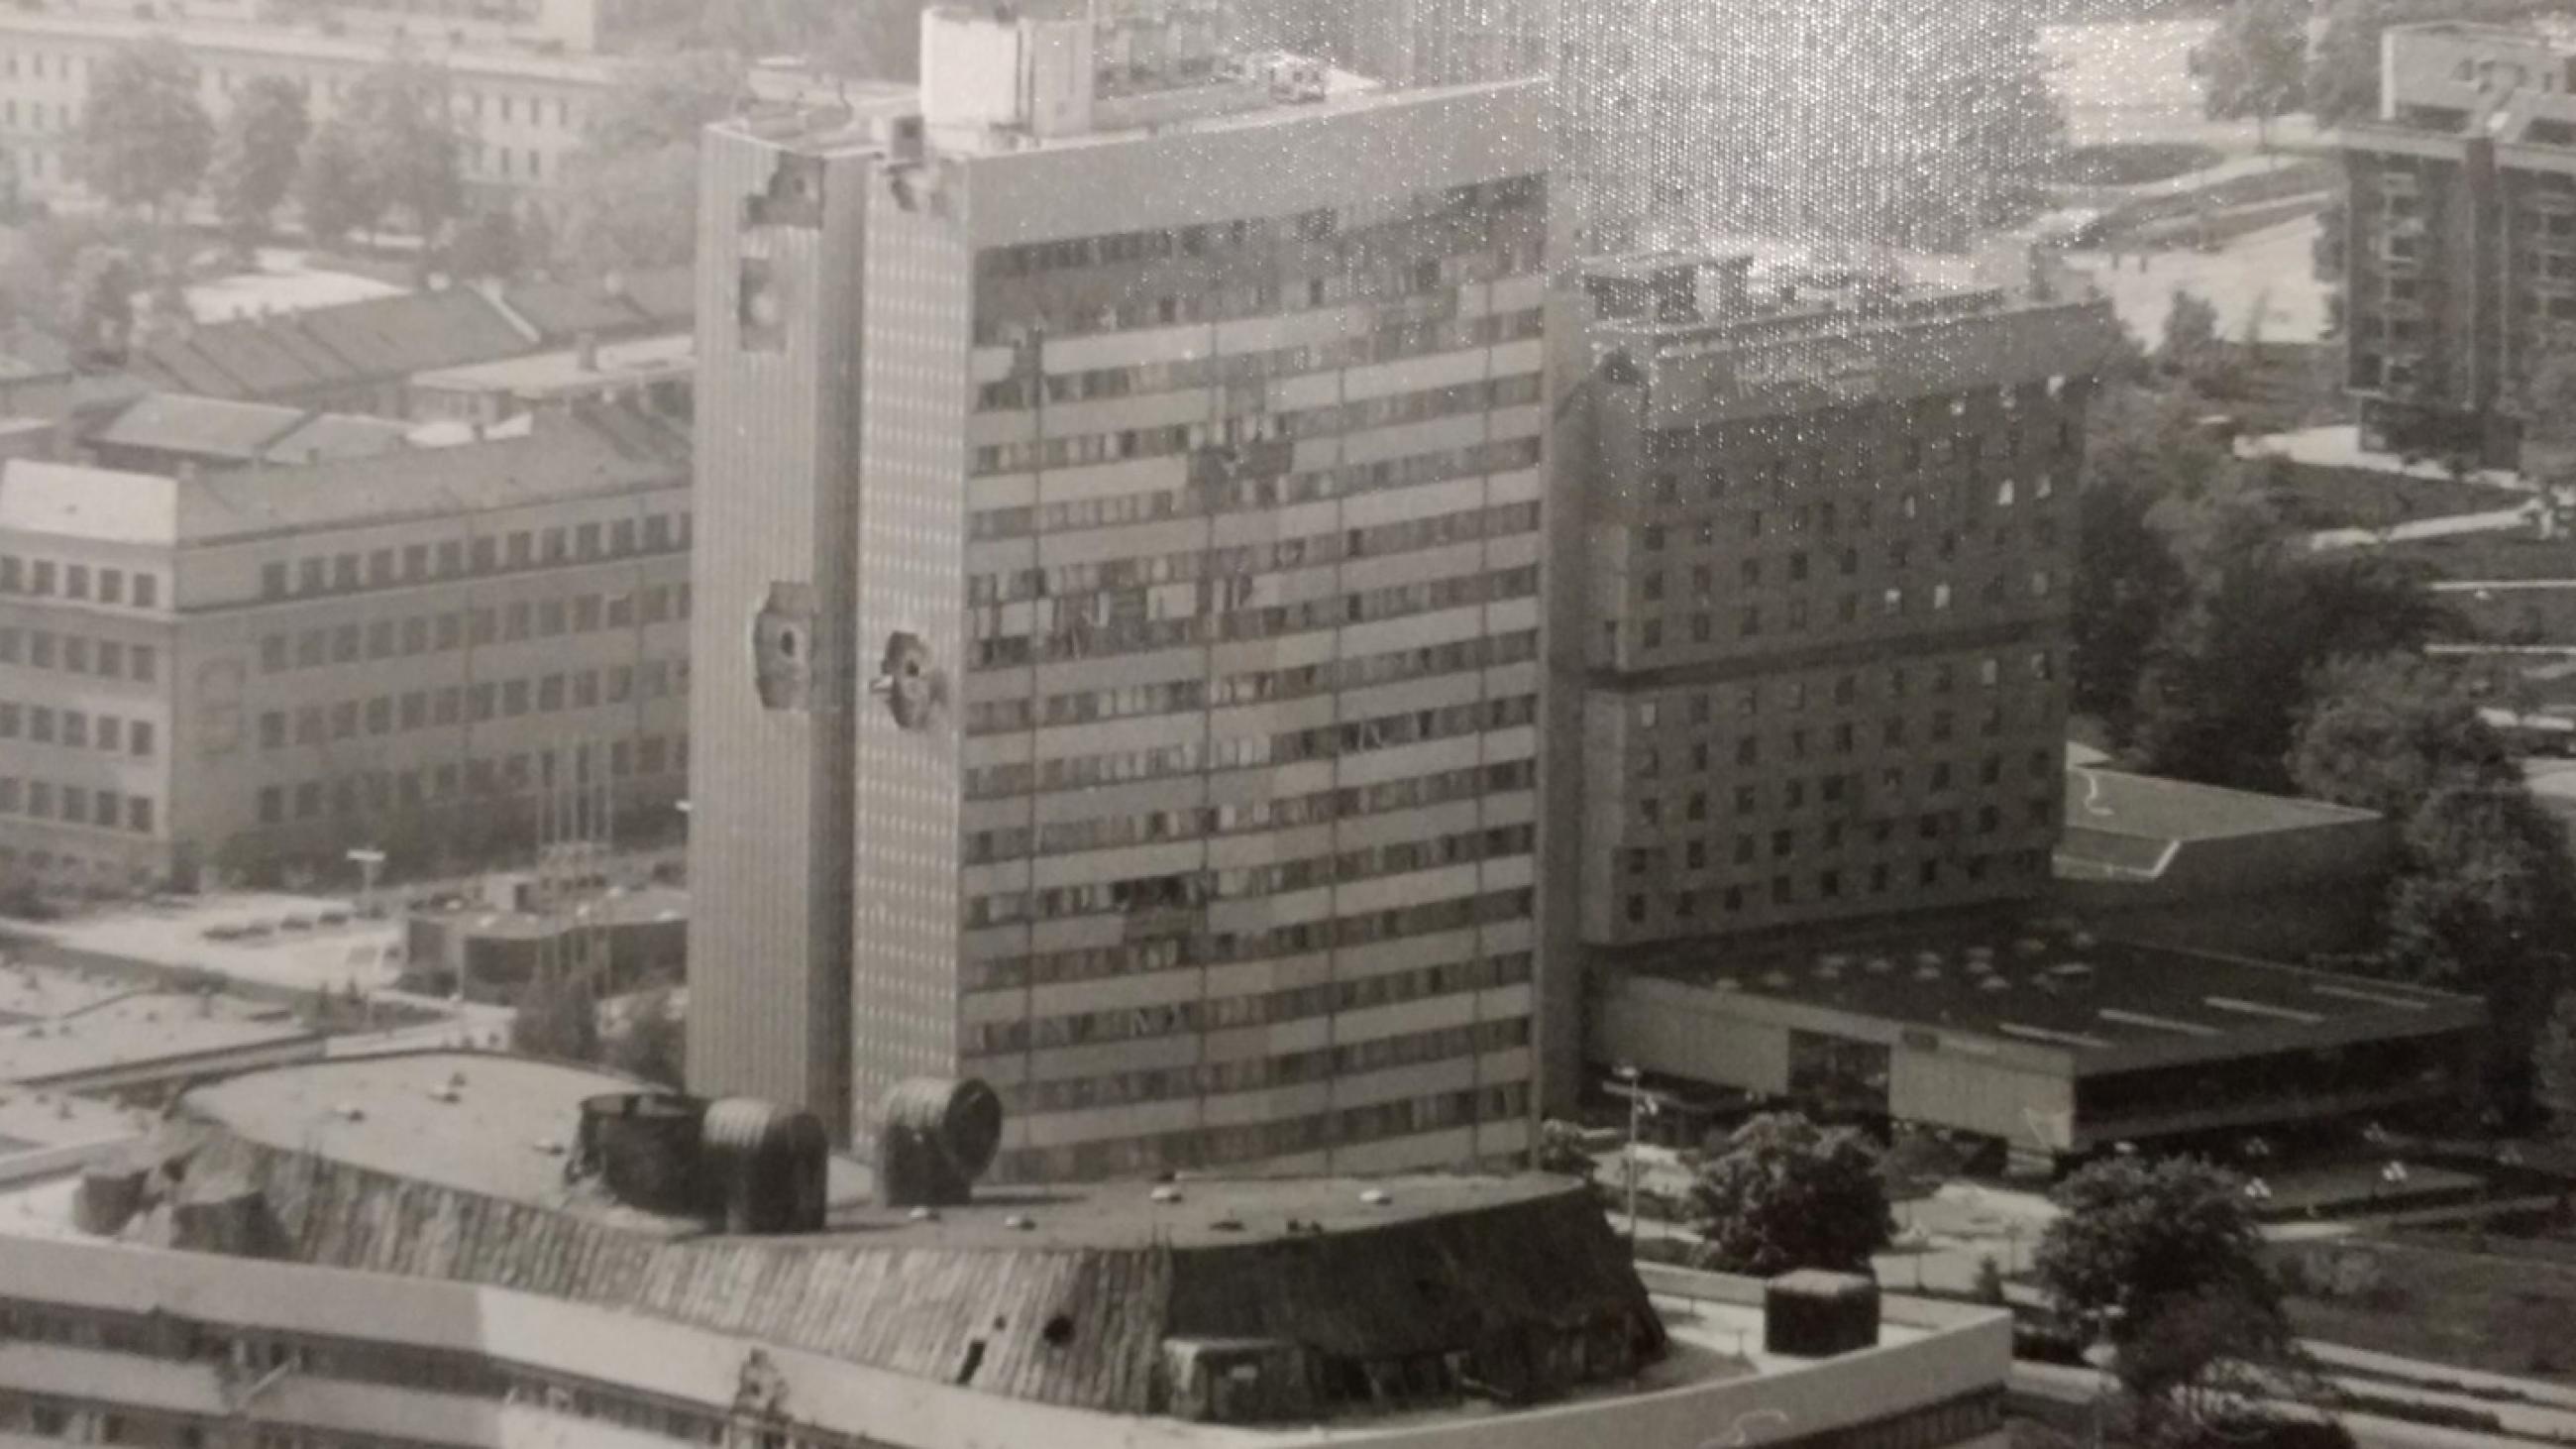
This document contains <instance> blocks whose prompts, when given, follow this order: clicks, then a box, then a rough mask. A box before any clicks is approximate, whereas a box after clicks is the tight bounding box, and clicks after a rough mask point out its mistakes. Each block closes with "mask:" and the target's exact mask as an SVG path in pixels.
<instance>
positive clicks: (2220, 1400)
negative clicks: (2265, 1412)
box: [2112, 1287, 2304, 1443]
mask: <svg viewBox="0 0 2576 1449" xmlns="http://www.w3.org/2000/svg"><path fill="white" fill-rule="evenodd" d="M2303 1367H2304V1366H2303V1364H2302V1363H2301V1358H2300V1354H2299V1352H2298V1348H2297V1344H2296V1340H2295V1339H2294V1338H2293V1337H2292V1336H2291V1332H2290V1324H2289V1319H2288V1318H2287V1316H2286V1315H2284V1314H2283V1313H2282V1312H2281V1310H2280V1308H2279V1306H2278V1305H2277V1304H2275V1303H2271V1302H2267V1301H2265V1300H2263V1299H2261V1298H2259V1297H2258V1296H2257V1295H2254V1294H2252V1293H2248V1292H2246V1291H2244V1290H2243V1289H2241V1288H2235V1287H2225V1288H2219V1287H2213V1288H2207V1289H2203V1290H2201V1291H2199V1292H2196V1293H2191V1294H2187V1295H2184V1296H2182V1297H2178V1298H2174V1299H2170V1300H2167V1301H2165V1302H2161V1303H2158V1304H2157V1305H2156V1306H2155V1307H2154V1308H2152V1309H2150V1310H2149V1311H2148V1312H2147V1314H2146V1316H2145V1318H2144V1319H2143V1320H2141V1321H2140V1322H2139V1323H2138V1324H2137V1325H2136V1326H2135V1327H2133V1328H2131V1329H2130V1330H2129V1331H2128V1332H2127V1333H2126V1334H2124V1335H2122V1341H2121V1342H2120V1344H2119V1357H2118V1358H2117V1359H2116V1360H2114V1361H2113V1364H2112V1372H2113V1373H2114V1374H2115V1375H2117V1376H2118V1378H2119V1380H2120V1388H2121V1390H2122V1391H2123V1392H2125V1393H2126V1394H2127V1395H2128V1396H2129V1399H2130V1402H2132V1403H2134V1404H2136V1405H2138V1406H2139V1409H2140V1411H2141V1412H2140V1418H2141V1419H2142V1420H2143V1421H2144V1423H2143V1427H2145V1428H2147V1429H2149V1430H2150V1431H2151V1434H2150V1438H2149V1441H2148V1442H2151V1443H2152V1442H2157V1441H2158V1440H2164V1441H2166V1442H2176V1441H2178V1442H2182V1443H2200V1442H2206V1441H2207V1440H2208V1439H2209V1438H2211V1437H2212V1436H2211V1435H2210V1433H2209V1432H2208V1431H2209V1430H2210V1428H2211V1427H2213V1426H2215V1425H2218V1424H2221V1423H2226V1422H2231V1421H2239V1420H2243V1419H2245V1418H2246V1417H2248V1415H2249V1411H2250V1410H2252V1409H2253V1406H2254V1401H2256V1400H2258V1399H2260V1398H2262V1397H2265V1396H2267V1395H2277V1394H2278V1393H2279V1392H2280V1388H2279V1380H2280V1378H2281V1376H2282V1375H2283V1374H2284V1373H2285V1372H2294V1373H2295V1372H2301V1371H2302V1370H2303ZM2159 1429H2162V1430H2166V1431H2168V1432H2166V1433H2163V1434H2155V1433H2153V1432H2152V1431H2155V1430H2159Z"/></svg>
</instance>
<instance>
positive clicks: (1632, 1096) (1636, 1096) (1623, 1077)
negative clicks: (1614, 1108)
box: [1611, 1062, 1646, 1258]
mask: <svg viewBox="0 0 2576 1449" xmlns="http://www.w3.org/2000/svg"><path fill="white" fill-rule="evenodd" d="M1611 1075H1613V1076H1615V1077H1617V1078H1618V1079H1619V1080H1620V1081H1621V1082H1623V1083H1625V1084H1626V1085H1627V1088H1628V1148H1627V1151H1625V1152H1624V1153H1622V1154H1621V1160H1622V1162H1623V1163H1624V1164H1625V1166H1626V1168H1627V1173H1628V1256H1629V1257H1631V1258H1634V1257H1636V1256H1637V1134H1638V1132H1639V1131H1640V1130H1642V1128H1643V1126H1644V1124H1645V1116H1646V1093H1645V1089H1644V1088H1643V1087H1641V1086H1639V1085H1638V1081H1639V1078H1640V1077H1641V1076H1642V1073H1640V1072H1639V1071H1638V1070H1637V1069H1636V1067H1634V1066H1633V1065H1630V1064H1628V1063H1625V1062H1623V1063H1621V1064H1620V1065H1619V1068H1618V1070H1616V1071H1615V1072H1613V1073H1611Z"/></svg>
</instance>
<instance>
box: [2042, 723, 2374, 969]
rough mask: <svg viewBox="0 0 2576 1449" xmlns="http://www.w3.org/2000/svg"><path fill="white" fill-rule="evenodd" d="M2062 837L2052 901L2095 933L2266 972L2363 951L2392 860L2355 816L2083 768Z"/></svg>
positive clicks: (2075, 778) (2075, 775)
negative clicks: (2248, 962) (2254, 960)
mask: <svg viewBox="0 0 2576 1449" xmlns="http://www.w3.org/2000/svg"><path fill="white" fill-rule="evenodd" d="M2065 827H2066V828H2065V834H2064V835H2062V836H2060V837H2059V839H2058V842H2057V852H2056V859H2055V870H2056V877H2057V880H2056V886H2055V890H2054V892H2053V894H2054V896H2055V899H2056V900H2057V902H2058V903H2059V904H2060V905H2062V906H2063V907H2065V908H2066V909H2067V910H2069V911H2072V912H2073V913H2075V914H2076V915H2078V916H2080V917H2082V918H2083V919H2084V920H2086V921H2088V922H2090V923H2092V925H2093V926H2094V928H2095V929H2097V930H2099V931H2102V932H2104V933H2105V934H2108V935H2114V936H2118V937H2120V938H2121V939H2123V940H2133V941H2143V942H2152V943H2155V944H2159V945H2166V946H2178V947H2184V948H2190V949H2198V950H2205V951H2220V952H2226V953H2229V954H2233V955H2239V956H2255V957H2261V958H2264V959H2267V960H2276V961H2306V960H2311V959H2314V958H2316V957H2318V956H2322V955H2334V954H2339V953H2343V952H2351V951H2358V950H2362V949H2364V948H2366V947H2367V946H2369V945H2370V944H2371V941H2370V933H2371V931H2372V930H2373V929H2374V928H2375V927H2376V925H2377V924H2378V918H2379V907H2380V903H2381V900H2382V899H2383V896H2384V892H2385V890H2386V887H2387V883H2388V874H2389V872H2390V870H2391V869H2392V868H2393V867H2394V865H2395V861H2396V850H2397V836H2396V830H2395V828H2394V827H2393V826H2392V825H2391V824H2390V823H2389V822H2388V821H2387V820H2386V819H2384V818H2382V817H2381V816H2379V815H2376V814H2373V813H2372V812H2370V811H2367V810H2354V809H2351V808H2349V807H2346V806H2342V805H2331V804H2328V803H2326V802H2324V801H2322V800H2298V799H2291V798H2288V797H2285V796H2279V795H2259V794H2255V793H2252V792H2250V791H2245V790H2226V789H2221V788H2219V787H2218V786H2215V785H2201V784H2195V783H2192V782H2191V781H2188V780H2165V779H2158V778H2156V777H2155V776H2152V775H2133V774H2129V773H2127V772H2125V771H2120V770H2108V769H2102V768H2099V767H2092V766H2087V767H2078V768H2075V769H2070V770H2068V771H2067V777H2066V814H2065Z"/></svg>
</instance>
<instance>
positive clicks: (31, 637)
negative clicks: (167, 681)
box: [0, 625, 161, 684]
mask: <svg viewBox="0 0 2576 1449" xmlns="http://www.w3.org/2000/svg"><path fill="white" fill-rule="evenodd" d="M0 664H23V665H25V666H26V667H27V668H29V669H57V670H61V671H62V672H63V673H65V674H86V675H89V676H91V677H93V678H97V679H131V680H133V681H134V682H135V683H137V684H150V683H152V682H153V681H154V680H155V679H156V678H158V677H159V675H160V670H161V657H160V651H159V650H157V649H155V648H154V647H153V646H152V645H149V644H128V643H126V642H125V641H123V640H121V639H94V638H91V637H90V636H88V635H86V634H58V633H56V632H54V631H53V630H51V629H22V628H20V627H18V626H16V625H9V626H5V627H0Z"/></svg>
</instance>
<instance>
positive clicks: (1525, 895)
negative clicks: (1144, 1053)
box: [965, 889, 1537, 991]
mask: <svg viewBox="0 0 2576 1449" xmlns="http://www.w3.org/2000/svg"><path fill="white" fill-rule="evenodd" d="M1536 899H1537V897H1536V894H1535V893H1534V892H1532V891H1529V890H1526V889H1523V890H1507V891H1490V892H1487V893H1485V894H1482V895H1472V896H1457V897H1453V898H1451V899H1448V900H1438V901H1424V902H1421V903H1419V904H1416V905H1411V906H1405V907H1400V908H1398V909H1395V910H1389V911H1370V912H1360V913H1356V914H1347V915H1340V916H1334V917H1332V918H1330V919H1327V920H1320V921H1300V922H1297V923H1295V924H1293V925H1286V926H1274V927H1272V928H1270V929H1269V930H1266V931H1216V932H1211V931H1207V930H1205V929H1203V928H1204V925H1205V922H1204V921H1193V920H1192V919H1190V918H1189V917H1187V916H1182V917H1179V918H1178V919H1177V920H1176V922H1175V923H1174V924H1173V926H1172V928H1171V929H1169V930H1164V931H1155V930H1154V929H1152V927H1153V923H1134V924H1137V925H1140V926H1142V927H1144V928H1145V929H1142V930H1139V931H1137V932H1135V934H1136V935H1137V937H1138V938H1137V939H1135V940H1131V941H1128V942H1125V943H1123V944H1121V945H1116V946H1086V947H1078V948H1074V949H1071V950H1064V951H1041V952H1035V953H1032V954H1030V955H1027V956H1010V955H998V956H995V957H992V958H990V959H988V960H983V961H977V962H970V963H968V965H967V967H966V970H965V976H966V978H967V979H966V982H965V987H966V989H967V990H969V991H1004V990H1016V989H1018V988H1020V987H1024V986H1051V985H1058V984H1062V983H1065V982H1072V981H1091V980H1098V979H1100V978H1103V977H1110V976H1127V975H1133V974H1135V973H1136V972H1139V971H1170V970H1174V969H1176V968H1178V967H1183V966H1222V965H1226V964H1229V963H1232V962H1237V961H1264V960H1268V959H1270V958H1272V957H1274V956H1297V955H1303V954H1305V953H1307V952H1310V951H1328V950H1335V949H1351V948H1357V947H1362V946H1370V945H1374V944H1376V943H1378V942H1380V941H1400V940H1407V939H1411V938H1415V937H1421V936H1432V935H1438V934H1440V933H1441V932H1443V931H1460V930H1466V929H1469V928H1471V927H1476V926H1498V925H1502V924H1505V923H1507V922H1514V921H1521V922H1525V921H1528V920H1529V919H1530V917H1531V912H1532V909H1533V907H1534V905H1535V903H1536Z"/></svg>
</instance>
